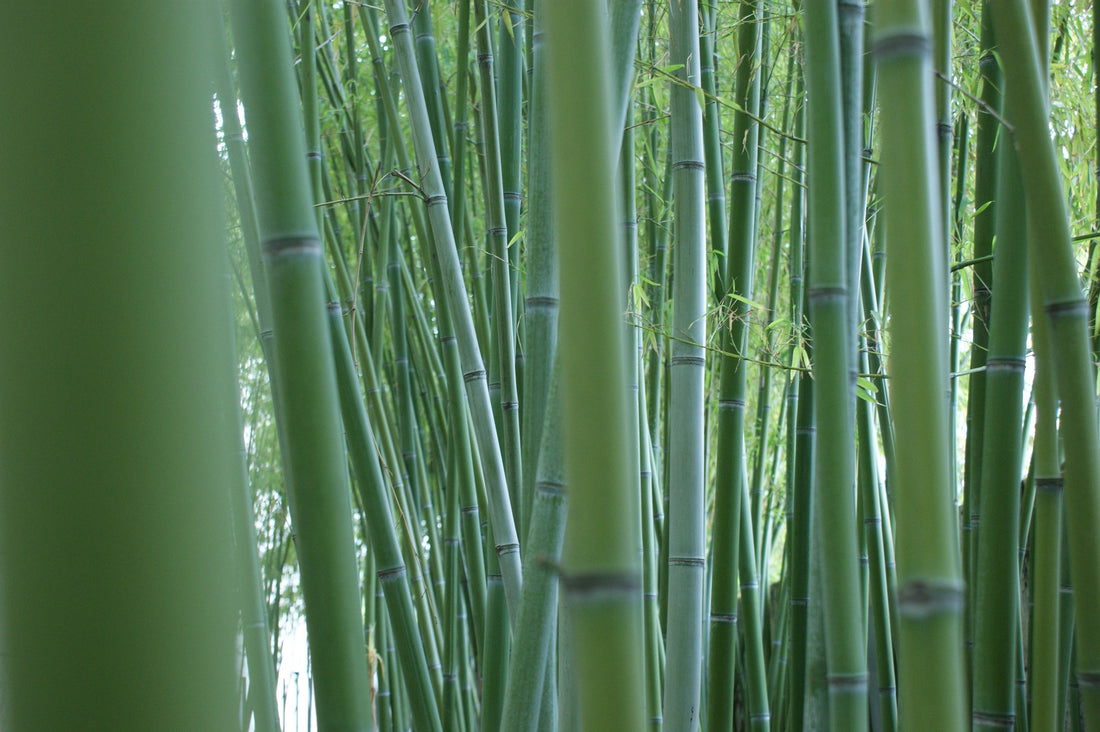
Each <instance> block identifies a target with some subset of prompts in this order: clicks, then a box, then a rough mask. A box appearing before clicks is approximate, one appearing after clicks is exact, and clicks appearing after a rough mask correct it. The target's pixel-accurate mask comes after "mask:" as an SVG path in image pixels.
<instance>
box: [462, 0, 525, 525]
mask: <svg viewBox="0 0 1100 732" xmlns="http://www.w3.org/2000/svg"><path fill="white" fill-rule="evenodd" d="M474 17H475V19H476V21H477V24H478V31H477V51H478V69H479V71H480V85H481V121H482V132H483V133H484V134H483V137H484V139H485V156H486V157H485V172H486V183H487V185H486V188H485V200H486V206H485V208H486V213H487V217H486V223H487V225H488V238H489V253H490V255H491V258H492V259H491V261H492V281H493V324H494V326H496V330H495V333H494V335H495V341H494V343H495V345H496V348H497V351H498V356H499V362H498V364H497V366H498V368H499V369H500V377H501V393H500V409H501V415H502V425H501V426H502V430H503V444H504V467H505V474H506V476H507V479H508V486H509V487H510V489H511V491H510V496H511V502H512V508H513V513H514V516H515V517H516V519H517V524H519V525H520V526H521V527H522V524H520V523H519V521H518V519H519V518H520V511H521V510H522V505H521V503H520V501H521V499H522V492H521V491H520V483H521V477H520V476H521V475H522V465H521V455H520V434H519V390H518V387H517V386H516V371H515V364H516V343H515V336H514V334H515V327H514V320H513V316H512V295H511V291H510V282H511V274H510V268H509V264H508V261H509V260H508V238H507V237H508V227H507V223H506V221H505V209H504V206H505V203H504V187H503V182H502V180H501V167H500V161H501V155H500V140H499V133H498V125H497V112H496V90H495V85H494V84H493V54H492V49H491V48H490V46H489V23H488V13H487V11H486V7H485V0H474Z"/></svg>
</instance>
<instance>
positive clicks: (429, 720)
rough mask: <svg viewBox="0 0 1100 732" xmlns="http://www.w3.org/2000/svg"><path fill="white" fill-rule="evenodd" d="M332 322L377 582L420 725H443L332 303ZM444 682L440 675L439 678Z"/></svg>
mask: <svg viewBox="0 0 1100 732" xmlns="http://www.w3.org/2000/svg"><path fill="white" fill-rule="evenodd" d="M329 324H330V330H331V332H332V337H333V340H334V345H335V347H336V375H337V380H338V384H339V388H340V405H341V408H342V413H343V418H344V420H343V421H344V428H345V430H346V432H347V438H348V452H349V455H350V457H351V461H352V466H353V467H354V469H355V473H356V486H357V487H358V489H359V493H360V498H361V500H362V501H363V507H364V519H365V521H366V523H367V526H368V536H369V538H370V541H371V548H372V549H373V551H374V556H375V564H376V572H377V575H378V585H379V587H381V588H382V591H383V594H384V596H385V600H386V607H387V609H388V611H389V617H390V620H391V622H392V624H393V625H392V629H393V636H394V643H395V648H396V652H397V656H398V659H399V668H400V669H401V673H402V675H403V677H404V680H405V684H406V687H407V689H408V691H409V693H410V695H411V697H412V699H413V704H412V710H413V715H414V718H415V721H416V725H417V728H418V729H440V728H441V726H440V721H439V711H438V707H437V703H436V691H435V689H434V688H433V681H432V679H431V676H430V674H429V667H428V663H427V660H426V656H425V651H424V646H425V643H426V638H425V636H426V635H427V634H424V633H422V632H420V631H419V626H418V625H417V617H416V614H415V611H414V608H413V600H412V593H411V592H410V587H409V577H408V573H407V572H406V568H405V563H404V561H403V560H402V557H401V550H400V548H399V544H398V537H397V533H396V531H395V530H394V519H393V514H392V510H391V509H390V504H389V501H388V496H387V494H388V491H387V488H386V482H385V479H384V478H383V475H382V468H381V465H380V464H379V462H378V454H377V452H376V451H375V444H376V441H375V436H374V434H373V430H372V429H371V424H370V421H369V420H368V418H367V412H366V407H365V406H364V404H363V400H362V397H361V396H360V393H359V389H358V385H357V384H358V380H357V378H356V375H355V366H354V364H353V363H352V361H351V348H350V346H349V345H348V343H347V340H346V338H345V337H344V328H343V325H342V323H341V317H340V309H339V306H337V305H335V304H333V305H330V306H329ZM440 681H441V680H440Z"/></svg>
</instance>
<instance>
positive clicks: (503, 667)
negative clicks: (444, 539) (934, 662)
mask: <svg viewBox="0 0 1100 732" xmlns="http://www.w3.org/2000/svg"><path fill="white" fill-rule="evenodd" d="M485 539H486V541H488V543H489V545H490V546H492V545H493V527H492V526H487V527H486V529H485ZM485 589H486V596H487V601H488V604H487V606H486V615H485V652H484V653H483V654H482V665H481V669H482V676H481V728H482V729H483V730H485V732H497V730H505V729H506V728H505V727H503V726H502V724H501V722H502V719H503V714H504V694H505V684H506V683H507V679H508V675H509V666H510V665H511V664H510V656H509V654H510V651H511V649H512V641H511V637H510V636H509V633H508V618H507V612H506V603H505V599H504V587H503V580H502V578H501V574H500V563H499V562H498V561H497V558H496V554H494V553H493V552H488V553H487V554H486V556H485Z"/></svg>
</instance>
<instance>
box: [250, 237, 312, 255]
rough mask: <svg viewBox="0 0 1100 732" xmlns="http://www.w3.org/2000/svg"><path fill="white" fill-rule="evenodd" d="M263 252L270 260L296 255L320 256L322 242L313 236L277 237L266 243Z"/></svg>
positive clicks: (267, 240)
mask: <svg viewBox="0 0 1100 732" xmlns="http://www.w3.org/2000/svg"><path fill="white" fill-rule="evenodd" d="M263 250H264V256H265V257H267V258H268V259H274V258H275V257H281V256H286V255H294V254H306V255H310V256H320V254H321V240H320V239H319V238H317V237H316V236H313V235H307V236H300V235H295V236H276V237H272V238H270V239H266V240H265V241H264V243H263Z"/></svg>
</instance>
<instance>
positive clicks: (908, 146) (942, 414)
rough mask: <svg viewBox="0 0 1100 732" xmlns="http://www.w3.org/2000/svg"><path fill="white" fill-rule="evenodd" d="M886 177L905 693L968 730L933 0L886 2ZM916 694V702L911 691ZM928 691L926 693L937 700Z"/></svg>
mask: <svg viewBox="0 0 1100 732" xmlns="http://www.w3.org/2000/svg"><path fill="white" fill-rule="evenodd" d="M876 18H877V20H878V22H879V27H878V32H877V34H876V39H875V53H876V57H877V61H878V73H879V78H880V79H881V84H880V86H879V94H880V99H881V107H880V108H881V110H882V116H881V118H880V119H881V128H882V154H881V170H880V183H881V190H882V194H883V198H884V205H885V214H886V217H887V220H886V226H887V231H886V245H887V248H888V259H887V262H886V268H887V277H888V278H889V288H890V293H891V294H890V299H891V302H892V303H894V305H893V306H892V307H891V308H890V309H891V317H892V321H891V329H890V332H891V342H892V344H893V345H892V353H891V360H890V387H891V388H890V397H891V400H892V403H891V406H892V415H891V416H892V417H893V422H894V426H895V430H896V433H897V441H896V443H895V445H894V455H895V462H896V469H897V476H896V482H895V483H894V485H893V499H894V510H895V515H896V516H897V521H898V526H897V539H896V541H897V545H896V549H897V582H898V601H897V603H898V613H899V615H898V617H899V622H898V629H899V647H898V682H899V684H898V685H899V691H898V696H899V699H900V700H901V701H900V712H901V715H900V720H899V724H900V726H901V728H903V729H940V730H961V729H963V728H964V726H965V724H966V722H965V710H966V694H965V686H964V679H965V676H964V669H963V659H962V648H961V644H960V642H959V639H960V638H961V633H962V625H963V623H962V620H963V617H962V612H963V608H962V604H963V603H962V601H963V591H964V590H963V587H964V585H963V580H962V576H961V568H960V566H959V564H960V562H959V556H958V552H957V542H956V539H955V536H956V534H955V531H956V529H955V520H954V515H953V514H954V506H953V502H954V490H953V486H954V482H953V480H952V476H951V474H950V472H951V464H952V463H951V459H950V455H949V453H950V452H951V450H950V449H949V448H950V446H951V445H953V444H954V441H953V440H951V439H950V438H949V437H948V433H947V429H948V424H949V419H948V415H947V399H946V397H945V396H941V395H945V394H946V392H947V388H948V381H947V379H948V375H947V339H946V338H945V337H944V334H943V328H944V327H945V325H946V324H947V307H946V303H945V302H944V300H945V298H944V292H945V285H946V278H945V274H944V273H945V272H946V264H945V263H944V255H945V251H946V249H945V247H946V245H945V243H944V242H943V224H942V220H941V219H942V206H941V204H940V202H939V201H940V193H939V188H938V185H939V184H938V182H937V181H938V178H937V160H936V156H935V140H934V137H933V133H934V122H933V120H934V110H933V89H932V86H931V85H932V79H933V77H932V59H931V58H930V53H929V52H930V47H931V35H930V27H929V22H930V19H929V17H928V13H927V8H926V7H925V6H922V5H921V4H920V3H917V2H907V1H906V0H891V2H889V3H884V4H882V5H880V6H879V7H878V9H877V15H876ZM910 699H911V700H914V703H909V702H908V701H906V700H910ZM932 699H935V700H936V703H934V704H930V703H922V702H917V701H916V700H932Z"/></svg>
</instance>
